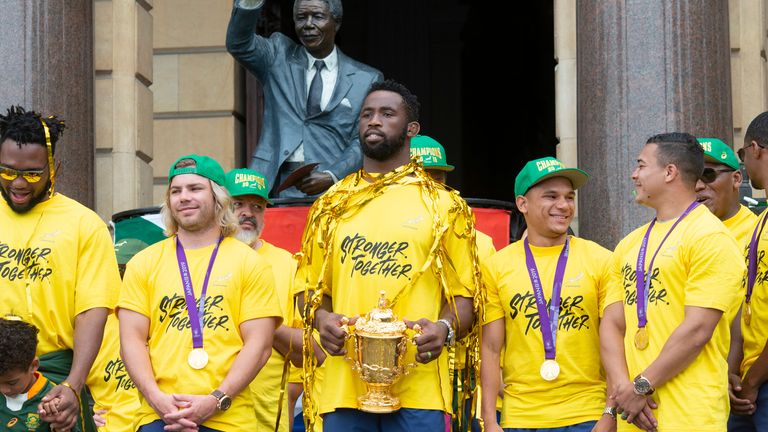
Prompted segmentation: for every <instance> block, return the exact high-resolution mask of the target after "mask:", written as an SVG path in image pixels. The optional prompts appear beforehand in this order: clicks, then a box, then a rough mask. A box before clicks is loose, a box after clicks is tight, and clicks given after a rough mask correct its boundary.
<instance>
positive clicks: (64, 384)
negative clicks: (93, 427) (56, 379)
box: [61, 381, 82, 405]
mask: <svg viewBox="0 0 768 432" xmlns="http://www.w3.org/2000/svg"><path fill="white" fill-rule="evenodd" d="M61 385H62V386H64V387H66V388H68V389H70V390H72V393H74V394H75V398H77V404H78V405H82V403H81V402H80V395H79V394H78V393H77V390H75V388H74V387H72V384H70V383H68V382H67V381H63V382H62V383H61Z"/></svg>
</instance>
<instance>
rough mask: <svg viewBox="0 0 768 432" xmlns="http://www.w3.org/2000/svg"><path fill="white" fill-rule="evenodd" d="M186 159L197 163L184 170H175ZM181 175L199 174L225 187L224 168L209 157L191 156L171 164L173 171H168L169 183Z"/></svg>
mask: <svg viewBox="0 0 768 432" xmlns="http://www.w3.org/2000/svg"><path fill="white" fill-rule="evenodd" d="M184 159H192V160H193V161H195V164H194V165H190V166H185V167H183V168H175V166H176V164H178V163H179V162H181V161H182V160H184ZM179 174H197V175H199V176H203V177H205V178H207V179H210V180H211V181H213V182H214V183H217V184H218V185H219V186H224V168H222V167H221V165H219V163H218V162H216V160H214V159H213V158H210V157H208V156H200V155H196V154H191V155H186V156H182V157H180V158H178V159H176V162H174V163H172V164H171V169H170V170H169V171H168V181H169V182H170V181H171V180H172V179H173V178H174V177H176V176H177V175H179Z"/></svg>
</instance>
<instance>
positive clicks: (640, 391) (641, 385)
mask: <svg viewBox="0 0 768 432" xmlns="http://www.w3.org/2000/svg"><path fill="white" fill-rule="evenodd" d="M634 383H635V394H636V395H640V396H650V395H652V394H653V392H655V391H656V389H655V388H653V386H652V385H651V382H650V381H648V378H646V377H644V376H642V375H638V376H637V377H635V381H634Z"/></svg>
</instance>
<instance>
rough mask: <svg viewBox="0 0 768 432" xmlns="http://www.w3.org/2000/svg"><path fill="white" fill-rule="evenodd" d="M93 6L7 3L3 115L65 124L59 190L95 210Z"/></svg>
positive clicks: (57, 0) (2, 24)
mask: <svg viewBox="0 0 768 432" xmlns="http://www.w3.org/2000/svg"><path fill="white" fill-rule="evenodd" d="M92 21H93V0H4V1H3V2H2V13H0V58H2V59H3V60H2V61H0V76H2V77H3V78H2V81H3V85H2V86H0V109H2V110H3V113H4V110H5V109H6V108H7V107H9V106H10V105H16V104H18V105H22V106H24V108H26V109H32V110H35V111H39V112H42V113H43V114H56V115H59V116H60V117H61V118H63V119H65V120H66V122H67V126H68V127H69V129H68V130H67V131H65V132H64V135H63V137H62V139H61V140H60V141H59V145H58V146H57V147H56V156H57V158H58V159H59V160H61V171H60V172H59V177H58V181H57V183H56V185H57V190H58V191H60V192H63V193H64V194H66V195H68V196H70V197H71V198H74V199H76V200H78V201H80V202H81V203H83V204H85V205H88V206H91V207H92V206H93V183H94V181H93V178H94V177H93V23H92Z"/></svg>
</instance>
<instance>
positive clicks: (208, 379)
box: [118, 236, 282, 432]
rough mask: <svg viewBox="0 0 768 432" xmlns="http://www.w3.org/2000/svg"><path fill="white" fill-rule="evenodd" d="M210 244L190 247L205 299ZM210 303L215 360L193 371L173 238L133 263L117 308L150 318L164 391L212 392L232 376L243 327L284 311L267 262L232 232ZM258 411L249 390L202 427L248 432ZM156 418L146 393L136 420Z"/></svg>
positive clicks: (206, 333) (208, 343)
mask: <svg viewBox="0 0 768 432" xmlns="http://www.w3.org/2000/svg"><path fill="white" fill-rule="evenodd" d="M213 248H214V245H210V246H207V247H203V248H199V249H187V250H185V254H186V256H187V262H188V263H189V269H190V276H191V278H192V286H193V288H194V291H195V298H199V296H200V290H201V289H202V285H203V279H204V278H205V272H206V269H207V268H208V262H209V260H210V257H211V253H212V252H213ZM205 302H206V306H205V317H204V319H203V339H204V341H203V343H204V347H205V350H206V351H207V352H208V355H209V356H210V360H209V362H208V365H207V366H206V367H205V368H203V369H201V370H195V369H192V368H191V367H190V366H189V365H188V364H187V355H188V353H189V352H190V351H191V350H192V331H191V330H190V326H189V318H188V315H187V308H186V300H185V298H184V290H183V287H182V282H181V276H180V274H179V267H178V263H177V261H176V237H175V236H174V237H170V238H168V239H166V240H163V241H161V242H158V243H155V244H153V245H151V246H149V247H148V248H146V249H144V250H142V251H141V252H139V253H138V254H136V256H134V257H133V258H132V259H131V260H130V261H129V262H128V265H127V268H126V271H125V277H124V279H123V288H122V290H121V292H120V301H119V303H118V306H119V307H121V308H125V309H130V310H132V311H135V312H138V313H140V314H142V315H144V316H146V317H149V319H150V327H149V340H148V346H149V358H150V361H151V362H152V369H153V370H154V373H155V380H156V382H157V385H158V387H159V388H160V390H161V391H163V392H165V393H169V394H170V393H182V394H197V395H206V394H209V393H210V392H211V391H213V390H214V389H216V387H217V386H218V385H219V384H220V383H221V381H222V380H223V379H224V377H225V376H226V374H227V373H229V371H230V367H231V366H232V362H234V360H235V357H236V356H237V355H238V353H239V352H240V348H241V347H242V346H243V341H242V338H241V336H240V325H241V324H242V323H243V322H245V321H248V320H252V319H256V318H264V317H280V316H281V315H282V314H281V309H280V305H279V303H278V300H277V294H276V293H275V288H274V278H273V276H272V269H271V267H270V265H269V263H268V262H266V261H265V260H264V259H263V258H261V257H260V256H259V255H258V254H257V253H256V252H254V251H253V249H251V248H250V247H249V246H248V245H246V244H245V243H242V242H240V241H238V240H235V239H233V238H231V237H226V238H225V239H224V241H222V242H221V246H219V252H218V255H217V257H216V261H215V263H214V265H213V269H212V271H211V275H210V280H209V282H208V293H207V295H206V300H205ZM257 379H258V378H257ZM253 413H254V407H253V399H252V398H251V397H250V394H249V392H248V391H247V390H246V391H245V392H241V393H240V394H238V395H234V396H233V397H232V407H231V408H230V409H229V410H227V411H225V412H219V413H216V414H214V416H213V417H211V418H210V419H208V421H206V422H205V423H204V425H205V426H208V427H210V428H213V429H219V430H225V431H244V432H245V431H251V430H252V424H253V419H254V415H253ZM157 419H159V417H158V415H157V414H156V413H155V411H154V410H153V409H152V407H150V406H149V403H147V401H146V399H144V398H143V397H141V407H140V408H139V409H138V410H137V412H136V415H135V418H134V425H135V426H139V425H143V424H146V423H150V422H152V421H154V420H157Z"/></svg>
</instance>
